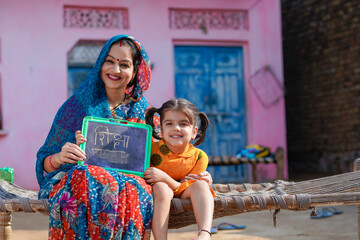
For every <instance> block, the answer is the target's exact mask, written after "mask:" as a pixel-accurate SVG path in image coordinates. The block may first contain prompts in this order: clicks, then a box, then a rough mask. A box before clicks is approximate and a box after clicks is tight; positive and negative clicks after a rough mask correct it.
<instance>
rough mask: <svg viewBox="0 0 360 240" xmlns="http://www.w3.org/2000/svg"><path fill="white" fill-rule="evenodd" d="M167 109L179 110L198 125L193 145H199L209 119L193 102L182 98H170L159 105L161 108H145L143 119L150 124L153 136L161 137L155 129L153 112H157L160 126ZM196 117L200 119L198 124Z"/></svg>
mask: <svg viewBox="0 0 360 240" xmlns="http://www.w3.org/2000/svg"><path fill="white" fill-rule="evenodd" d="M169 110H175V111H181V112H182V113H184V114H185V116H186V117H187V118H188V119H189V121H190V123H191V124H192V125H194V126H197V125H198V132H197V134H196V137H195V139H198V140H197V141H196V142H195V143H194V146H198V145H200V144H201V143H202V142H203V141H204V140H205V137H206V130H207V128H208V126H209V124H210V122H209V119H208V118H207V116H206V114H205V113H203V112H199V110H198V109H197V107H196V106H195V105H194V104H193V103H191V102H189V101H188V100H186V99H183V98H176V99H171V100H169V101H167V102H165V103H164V104H163V105H162V106H161V108H155V107H152V108H149V109H148V110H147V112H146V115H145V121H146V123H147V124H149V125H150V126H152V128H153V137H154V138H156V139H159V140H160V139H161V137H160V136H159V134H158V133H157V132H156V130H155V126H154V120H153V119H154V114H155V113H157V114H159V115H160V126H161V124H162V121H163V118H164V115H165V112H167V111H169ZM198 119H199V120H200V123H199V124H198Z"/></svg>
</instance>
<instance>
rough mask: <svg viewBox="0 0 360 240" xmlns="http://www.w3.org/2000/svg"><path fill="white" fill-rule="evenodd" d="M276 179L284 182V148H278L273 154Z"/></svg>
mask: <svg viewBox="0 0 360 240" xmlns="http://www.w3.org/2000/svg"><path fill="white" fill-rule="evenodd" d="M275 159H276V179H279V180H284V148H282V147H278V148H277V149H276V152H275Z"/></svg>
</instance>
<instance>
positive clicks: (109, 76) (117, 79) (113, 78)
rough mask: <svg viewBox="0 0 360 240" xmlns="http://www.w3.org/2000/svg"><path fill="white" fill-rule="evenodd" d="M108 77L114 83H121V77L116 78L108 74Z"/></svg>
mask: <svg viewBox="0 0 360 240" xmlns="http://www.w3.org/2000/svg"><path fill="white" fill-rule="evenodd" d="M107 76H108V78H109V79H111V80H113V81H119V80H121V78H120V77H118V76H115V75H112V74H107Z"/></svg>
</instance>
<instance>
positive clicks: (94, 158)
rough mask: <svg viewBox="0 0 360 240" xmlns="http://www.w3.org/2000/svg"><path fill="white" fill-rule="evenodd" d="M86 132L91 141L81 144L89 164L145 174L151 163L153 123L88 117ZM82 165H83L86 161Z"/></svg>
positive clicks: (80, 162)
mask: <svg viewBox="0 0 360 240" xmlns="http://www.w3.org/2000/svg"><path fill="white" fill-rule="evenodd" d="M82 134H83V135H84V137H85V138H86V140H87V141H86V142H84V143H82V144H80V148H81V149H82V150H84V151H85V153H86V160H85V163H86V164H88V165H96V166H100V167H103V168H105V169H114V170H117V171H119V172H123V173H130V174H134V175H137V176H141V177H144V171H145V169H146V168H148V167H149V166H150V153H151V141H152V127H151V126H150V125H147V124H141V123H133V122H128V121H125V120H118V119H108V118H98V117H89V116H87V117H85V118H84V119H83V125H82ZM78 164H79V165H83V164H84V161H78Z"/></svg>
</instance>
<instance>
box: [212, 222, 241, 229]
mask: <svg viewBox="0 0 360 240" xmlns="http://www.w3.org/2000/svg"><path fill="white" fill-rule="evenodd" d="M244 228H246V225H235V224H232V223H228V222H223V223H220V224H219V225H218V226H217V229H218V230H234V229H244Z"/></svg>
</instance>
